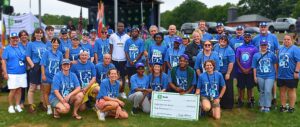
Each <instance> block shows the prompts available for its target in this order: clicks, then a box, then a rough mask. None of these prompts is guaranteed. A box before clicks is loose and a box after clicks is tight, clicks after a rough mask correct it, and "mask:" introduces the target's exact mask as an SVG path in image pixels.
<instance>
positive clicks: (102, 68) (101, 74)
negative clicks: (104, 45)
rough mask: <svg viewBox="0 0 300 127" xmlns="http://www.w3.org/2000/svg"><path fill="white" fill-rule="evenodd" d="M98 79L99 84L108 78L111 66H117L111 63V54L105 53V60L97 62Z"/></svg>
mask: <svg viewBox="0 0 300 127" xmlns="http://www.w3.org/2000/svg"><path fill="white" fill-rule="evenodd" d="M95 68H96V81H97V83H98V84H100V83H101V82H102V80H103V79H105V78H107V75H106V74H107V71H108V70H109V69H111V68H116V67H115V65H114V64H112V63H111V55H110V54H104V55H103V62H100V63H98V64H96V66H95Z"/></svg>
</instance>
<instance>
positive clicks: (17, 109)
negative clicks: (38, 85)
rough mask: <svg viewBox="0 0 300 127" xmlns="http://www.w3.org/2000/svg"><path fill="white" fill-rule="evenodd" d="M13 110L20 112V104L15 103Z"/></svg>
mask: <svg viewBox="0 0 300 127" xmlns="http://www.w3.org/2000/svg"><path fill="white" fill-rule="evenodd" d="M15 110H16V111H17V112H22V111H23V109H22V108H21V106H20V105H16V106H15Z"/></svg>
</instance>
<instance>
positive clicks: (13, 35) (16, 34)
mask: <svg viewBox="0 0 300 127" xmlns="http://www.w3.org/2000/svg"><path fill="white" fill-rule="evenodd" d="M10 37H19V36H18V33H16V32H12V33H10Z"/></svg>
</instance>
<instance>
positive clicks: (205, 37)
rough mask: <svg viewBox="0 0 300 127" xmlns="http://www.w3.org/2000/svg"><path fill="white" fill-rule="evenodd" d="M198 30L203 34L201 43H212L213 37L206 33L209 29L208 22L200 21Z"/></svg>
mask: <svg viewBox="0 0 300 127" xmlns="http://www.w3.org/2000/svg"><path fill="white" fill-rule="evenodd" d="M198 28H199V29H200V30H201V32H202V39H201V42H205V41H210V40H212V39H213V36H212V35H211V34H210V33H208V32H206V31H207V27H206V22H205V21H204V20H200V21H199V24H198Z"/></svg>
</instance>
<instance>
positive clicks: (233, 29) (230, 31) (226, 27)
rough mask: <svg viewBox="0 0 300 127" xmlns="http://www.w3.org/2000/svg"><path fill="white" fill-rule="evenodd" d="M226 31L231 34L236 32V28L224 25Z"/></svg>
mask: <svg viewBox="0 0 300 127" xmlns="http://www.w3.org/2000/svg"><path fill="white" fill-rule="evenodd" d="M224 31H225V32H227V33H229V34H235V31H236V28H235V27H230V26H224Z"/></svg>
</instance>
